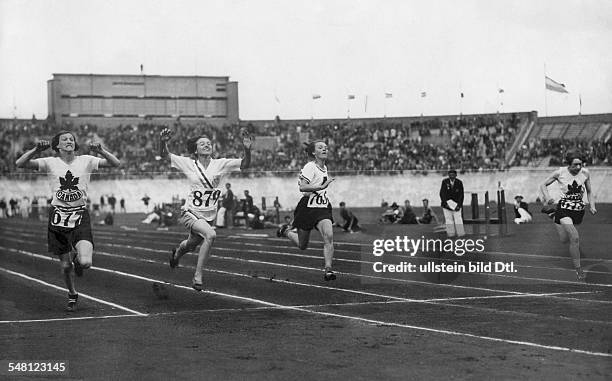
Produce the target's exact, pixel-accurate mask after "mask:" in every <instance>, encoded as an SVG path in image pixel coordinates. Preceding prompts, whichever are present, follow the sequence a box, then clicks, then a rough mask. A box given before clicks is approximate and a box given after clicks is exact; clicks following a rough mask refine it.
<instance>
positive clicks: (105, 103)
mask: <svg viewBox="0 0 612 381" xmlns="http://www.w3.org/2000/svg"><path fill="white" fill-rule="evenodd" d="M47 91H48V102H49V104H48V106H49V117H50V118H51V119H52V120H53V121H55V122H56V123H64V122H71V123H73V124H87V123H91V124H95V125H98V126H116V125H119V124H130V123H131V124H134V123H147V122H148V123H156V124H163V123H168V124H171V123H173V122H175V121H176V120H177V119H178V118H180V120H181V123H183V124H195V123H199V122H206V123H210V124H214V125H223V124H225V123H236V122H238V120H239V116H238V82H232V81H230V80H229V77H208V76H206V77H203V76H160V75H113V74H53V78H52V79H50V80H48V81H47Z"/></svg>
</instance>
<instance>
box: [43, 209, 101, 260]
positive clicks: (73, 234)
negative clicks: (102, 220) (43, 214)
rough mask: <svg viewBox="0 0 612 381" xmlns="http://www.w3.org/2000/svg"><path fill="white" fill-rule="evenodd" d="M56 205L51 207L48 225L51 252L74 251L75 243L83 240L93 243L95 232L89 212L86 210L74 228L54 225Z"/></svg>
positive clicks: (48, 242) (48, 241) (48, 243)
mask: <svg viewBox="0 0 612 381" xmlns="http://www.w3.org/2000/svg"><path fill="white" fill-rule="evenodd" d="M54 213H55V207H51V208H49V222H48V225H47V226H48V227H47V245H48V248H49V252H50V253H53V254H55V255H62V254H66V253H69V252H71V251H72V249H73V248H74V245H76V243H77V242H79V241H81V240H85V241H89V242H91V244H92V245H93V234H92V232H91V219H90V218H89V212H88V211H87V209H86V210H84V211H83V212H82V218H81V220H80V223H79V224H78V225H77V226H76V227H74V228H65V227H60V226H54V225H53V224H52V223H51V222H52V221H53V218H54Z"/></svg>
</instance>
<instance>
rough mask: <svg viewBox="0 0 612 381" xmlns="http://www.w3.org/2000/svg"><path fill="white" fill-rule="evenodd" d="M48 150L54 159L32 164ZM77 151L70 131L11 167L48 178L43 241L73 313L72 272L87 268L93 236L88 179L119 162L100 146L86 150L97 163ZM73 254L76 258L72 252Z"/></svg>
mask: <svg viewBox="0 0 612 381" xmlns="http://www.w3.org/2000/svg"><path fill="white" fill-rule="evenodd" d="M49 147H51V149H53V150H54V151H55V152H56V153H57V156H55V157H45V158H39V159H34V160H32V157H33V156H34V155H35V154H37V153H38V152H42V151H44V150H46V149H47V148H49ZM78 149H79V146H78V144H77V142H76V138H75V136H74V135H73V134H72V132H70V131H61V132H59V133H58V134H57V135H55V136H54V137H53V139H52V140H51V144H49V142H48V141H46V140H41V141H38V142H37V143H36V147H34V148H32V149H31V150H29V151H27V152H26V153H24V154H23V155H22V156H21V157H20V158H19V159H17V161H16V162H15V164H16V165H17V167H19V168H29V169H33V170H38V171H40V172H45V173H47V174H48V179H49V185H50V186H51V189H52V190H53V199H52V201H51V207H50V208H49V224H48V228H47V232H48V233H47V239H48V247H49V251H50V252H51V253H53V254H55V255H57V256H58V257H59V258H60V261H61V265H62V273H63V276H64V281H65V282H66V287H67V288H68V306H67V310H68V311H70V312H72V311H74V310H75V309H76V303H77V300H78V296H79V294H78V293H77V291H76V288H75V285H74V277H73V273H72V270H73V269H74V273H75V274H76V275H77V276H82V275H83V269H86V268H89V267H90V266H91V263H92V256H93V248H94V244H93V235H92V233H91V221H90V218H89V211H88V210H87V197H88V193H87V192H88V186H89V177H90V175H91V172H92V171H95V170H97V169H98V168H102V167H117V166H119V164H120V163H119V159H117V158H116V157H115V156H114V155H113V154H112V153H110V152H108V151H107V150H106V149H104V148H102V146H101V145H100V144H99V143H97V144H90V145H89V149H90V150H91V151H92V152H94V153H98V154H100V155H102V156H103V157H104V158H103V159H101V158H99V157H96V156H91V155H78V156H77V155H76V154H75V151H77V150H78ZM73 250H76V255H73V254H72V251H73Z"/></svg>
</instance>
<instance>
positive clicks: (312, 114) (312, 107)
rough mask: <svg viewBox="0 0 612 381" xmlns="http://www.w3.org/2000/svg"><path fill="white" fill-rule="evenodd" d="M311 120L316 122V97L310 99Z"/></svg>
mask: <svg viewBox="0 0 612 381" xmlns="http://www.w3.org/2000/svg"><path fill="white" fill-rule="evenodd" d="M310 120H314V96H311V97H310Z"/></svg>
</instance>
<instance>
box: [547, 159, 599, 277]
mask: <svg viewBox="0 0 612 381" xmlns="http://www.w3.org/2000/svg"><path fill="white" fill-rule="evenodd" d="M565 161H566V163H567V167H561V168H559V169H557V170H556V171H554V172H553V173H552V174H551V175H550V176H549V177H548V178H547V179H546V181H544V183H543V184H542V185H541V186H540V191H541V192H542V194H543V195H544V200H545V201H547V203H548V204H549V205H552V204H554V203H555V200H554V199H553V198H551V197H550V193H549V192H548V186H549V185H551V184H552V183H554V182H555V181H556V182H558V183H559V187H560V190H561V198H560V199H559V202H558V204H557V208H556V210H555V213H554V216H553V219H554V223H555V228H556V229H557V232H558V233H559V238H560V239H561V242H563V243H569V252H570V255H571V257H572V261H573V262H574V267H575V269H576V277H577V278H578V280H579V281H584V280H585V279H586V275H585V273H584V270H583V269H582V267H581V266H580V236H579V234H578V230H577V229H576V226H574V225H580V224H581V223H582V218H583V217H584V210H585V207H586V205H585V204H584V200H583V196H584V192H585V191H586V194H587V198H588V201H589V210H590V212H591V214H595V213H597V209H596V208H595V200H594V199H593V195H592V194H591V176H590V174H589V171H588V170H587V169H586V168H583V167H582V158H581V156H580V154H579V153H578V152H576V151H570V152H568V153H567V155H566V157H565Z"/></svg>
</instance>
